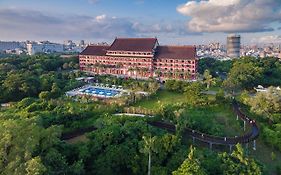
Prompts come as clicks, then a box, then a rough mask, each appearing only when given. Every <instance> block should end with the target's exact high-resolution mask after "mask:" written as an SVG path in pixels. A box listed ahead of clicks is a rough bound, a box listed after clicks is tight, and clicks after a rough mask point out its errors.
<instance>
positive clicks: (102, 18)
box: [96, 14, 106, 22]
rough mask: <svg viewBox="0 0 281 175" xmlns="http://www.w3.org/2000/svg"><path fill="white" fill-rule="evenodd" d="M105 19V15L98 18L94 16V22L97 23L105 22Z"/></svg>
mask: <svg viewBox="0 0 281 175" xmlns="http://www.w3.org/2000/svg"><path fill="white" fill-rule="evenodd" d="M105 18H106V15H105V14H103V15H99V16H96V21H97V22H101V21H103V20H105Z"/></svg>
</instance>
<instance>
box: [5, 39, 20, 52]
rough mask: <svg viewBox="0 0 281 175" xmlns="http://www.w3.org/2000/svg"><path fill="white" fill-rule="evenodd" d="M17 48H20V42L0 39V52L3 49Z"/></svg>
mask: <svg viewBox="0 0 281 175" xmlns="http://www.w3.org/2000/svg"><path fill="white" fill-rule="evenodd" d="M17 48H22V46H21V43H20V42H16V41H0V52H1V51H5V50H15V49H17Z"/></svg>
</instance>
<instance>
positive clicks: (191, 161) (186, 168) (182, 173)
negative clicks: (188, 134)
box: [173, 146, 207, 175]
mask: <svg viewBox="0 0 281 175" xmlns="http://www.w3.org/2000/svg"><path fill="white" fill-rule="evenodd" d="M194 152H195V148H193V147H192V146H191V147H190V152H189V154H188V158H187V159H185V161H184V162H183V163H182V164H181V166H180V167H179V168H178V169H177V170H176V171H174V172H173V175H194V174H196V175H205V174H207V173H206V172H205V170H204V169H203V168H202V167H201V165H200V162H199V160H198V159H197V158H196V157H195V155H194V154H195V153H194Z"/></svg>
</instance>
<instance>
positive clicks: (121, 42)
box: [108, 38, 158, 52]
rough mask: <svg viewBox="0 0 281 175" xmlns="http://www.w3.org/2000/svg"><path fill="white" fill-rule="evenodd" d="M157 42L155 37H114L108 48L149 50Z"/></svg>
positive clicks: (112, 49) (111, 49)
mask: <svg viewBox="0 0 281 175" xmlns="http://www.w3.org/2000/svg"><path fill="white" fill-rule="evenodd" d="M157 42H158V41H157V39H156V38H116V39H115V40H114V42H113V43H112V44H111V46H110V48H109V49H108V50H109V51H139V52H151V51H152V49H153V48H154V46H155V44H156V43H157Z"/></svg>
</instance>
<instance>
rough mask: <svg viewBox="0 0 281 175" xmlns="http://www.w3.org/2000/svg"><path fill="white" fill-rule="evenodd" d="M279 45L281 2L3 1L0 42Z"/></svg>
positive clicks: (178, 0) (163, 0)
mask: <svg viewBox="0 0 281 175" xmlns="http://www.w3.org/2000/svg"><path fill="white" fill-rule="evenodd" d="M230 33H237V34H240V35H241V36H242V43H243V44H256V43H281V0H44V1H43V0H0V40H8V41H13V40H17V41H19V40H20V41H25V40H50V41H54V42H60V43H62V42H63V41H64V40H73V41H79V40H82V39H83V40H85V41H86V42H92V43H97V42H104V41H105V42H109V43H110V42H112V41H113V40H114V38H115V37H157V38H158V40H159V43H160V44H163V45H165V44H174V45H178V44H180V45H189V44H196V45H197V44H208V43H211V42H221V43H223V44H224V43H225V42H226V36H227V35H228V34H230Z"/></svg>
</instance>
